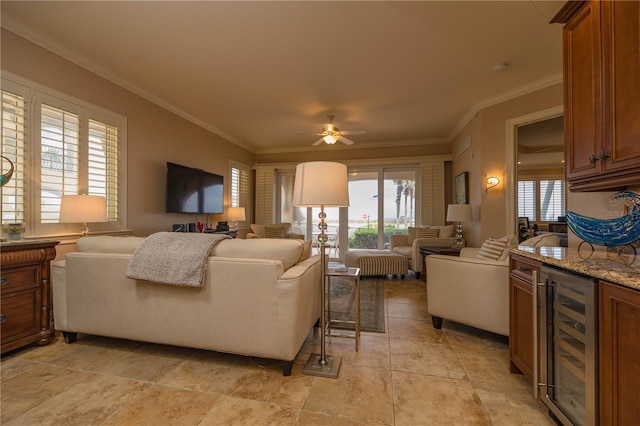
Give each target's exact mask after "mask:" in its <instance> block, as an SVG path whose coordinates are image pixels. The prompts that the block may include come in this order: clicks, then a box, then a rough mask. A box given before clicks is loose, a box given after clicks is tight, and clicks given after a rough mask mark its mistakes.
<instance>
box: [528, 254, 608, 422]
mask: <svg viewBox="0 0 640 426" xmlns="http://www.w3.org/2000/svg"><path fill="white" fill-rule="evenodd" d="M535 275H537V274H535ZM535 275H534V283H536V282H537V286H536V288H535V291H534V292H533V296H534V297H533V303H534V317H535V318H534V319H535V321H534V324H536V325H535V326H534V342H535V346H534V377H533V379H534V394H535V396H536V397H539V398H540V399H541V400H542V401H543V402H544V403H545V405H547V407H549V412H550V414H551V415H552V416H553V417H555V418H556V419H557V420H558V421H559V422H560V423H562V424H563V425H597V424H598V404H597V401H598V398H597V393H598V370H597V365H598V331H597V330H598V328H597V327H598V312H597V306H598V305H597V294H598V293H597V290H598V286H597V281H595V280H594V279H593V278H588V277H584V276H581V275H577V274H575V273H569V272H567V271H564V270H562V269H557V268H553V267H550V266H546V265H545V266H543V267H542V268H541V270H540V277H539V279H538V277H536V276H535Z"/></svg>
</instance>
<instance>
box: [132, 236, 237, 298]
mask: <svg viewBox="0 0 640 426" xmlns="http://www.w3.org/2000/svg"><path fill="white" fill-rule="evenodd" d="M228 238H230V237H229V236H227V235H217V234H216V235H214V234H198V233H182V232H158V233H156V234H152V235H150V236H149V237H147V238H145V240H144V241H142V243H141V244H140V245H139V246H138V248H137V249H136V251H135V252H134V253H133V256H132V257H131V261H130V262H129V267H128V268H127V274H126V276H127V278H131V279H134V280H144V281H153V282H157V283H162V284H172V285H178V286H189V287H202V284H203V282H204V275H205V272H206V266H207V263H206V262H207V257H209V252H210V251H211V248H212V247H213V246H214V245H215V244H217V243H218V242H220V241H222V240H224V239H228Z"/></svg>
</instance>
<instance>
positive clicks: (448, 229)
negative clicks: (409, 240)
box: [429, 225, 454, 238]
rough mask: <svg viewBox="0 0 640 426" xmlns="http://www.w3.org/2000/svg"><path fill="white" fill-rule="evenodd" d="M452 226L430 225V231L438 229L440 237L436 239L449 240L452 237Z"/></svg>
mask: <svg viewBox="0 0 640 426" xmlns="http://www.w3.org/2000/svg"><path fill="white" fill-rule="evenodd" d="M453 227H454V226H453V225H431V226H430V227H429V228H431V229H439V230H440V235H438V238H451V237H453Z"/></svg>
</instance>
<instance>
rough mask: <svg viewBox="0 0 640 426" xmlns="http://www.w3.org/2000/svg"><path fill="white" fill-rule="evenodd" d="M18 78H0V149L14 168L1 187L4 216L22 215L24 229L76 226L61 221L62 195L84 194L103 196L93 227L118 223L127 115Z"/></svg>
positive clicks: (47, 231)
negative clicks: (101, 217) (100, 218)
mask: <svg viewBox="0 0 640 426" xmlns="http://www.w3.org/2000/svg"><path fill="white" fill-rule="evenodd" d="M17 80H21V79H19V78H17ZM21 83H22V84H19V83H17V82H15V81H12V80H9V79H4V78H3V79H2V99H3V104H2V132H3V138H2V155H4V156H6V157H8V158H11V160H12V161H13V162H14V163H15V164H16V170H19V172H18V173H15V172H14V177H13V178H12V179H11V181H10V182H9V184H8V185H5V186H4V187H3V188H2V221H3V223H7V222H16V221H20V222H25V223H26V229H27V232H26V235H27V236H29V235H32V236H33V235H52V234H62V233H68V232H73V233H76V232H77V228H78V227H77V226H76V225H75V224H61V223H59V212H60V200H61V199H62V195H69V194H90V195H101V196H104V197H105V198H106V200H107V218H108V222H107V223H104V224H95V225H93V226H92V229H93V230H95V231H100V230H103V231H105V230H116V229H122V228H124V227H125V220H124V217H123V210H124V209H123V201H124V200H125V199H126V197H125V192H126V188H125V187H124V182H126V179H124V174H125V168H124V152H125V149H124V146H125V126H126V119H125V118H124V117H122V116H119V115H117V114H114V113H112V112H109V111H105V110H103V109H101V108H99V107H96V106H93V105H90V104H87V103H85V102H83V101H80V100H77V99H73V98H71V97H68V96H66V95H64V94H60V93H56V92H54V91H52V90H50V89H47V88H44V87H41V86H39V85H37V84H34V83H30V82H29V83H28V82H21ZM28 163H31V164H34V165H36V167H27V166H26V165H27V164H28ZM38 166H39V167H38Z"/></svg>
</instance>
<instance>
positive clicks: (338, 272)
mask: <svg viewBox="0 0 640 426" xmlns="http://www.w3.org/2000/svg"><path fill="white" fill-rule="evenodd" d="M345 269H346V270H345ZM325 276H326V277H327V294H328V295H327V324H326V329H325V335H326V336H333V337H346V338H349V339H355V341H356V352H358V349H359V348H360V268H344V269H336V268H328V269H327V272H326V273H325ZM331 277H346V278H353V280H354V283H353V285H354V289H353V290H354V292H355V295H356V297H355V301H354V304H355V310H356V312H355V318H354V321H345V320H332V319H331ZM332 325H335V326H340V325H343V326H344V325H354V326H355V332H354V334H353V335H350V334H343V333H340V334H338V333H333V331H332V329H331V326H332Z"/></svg>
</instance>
